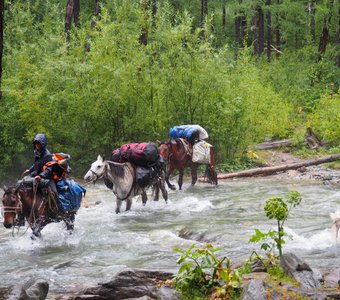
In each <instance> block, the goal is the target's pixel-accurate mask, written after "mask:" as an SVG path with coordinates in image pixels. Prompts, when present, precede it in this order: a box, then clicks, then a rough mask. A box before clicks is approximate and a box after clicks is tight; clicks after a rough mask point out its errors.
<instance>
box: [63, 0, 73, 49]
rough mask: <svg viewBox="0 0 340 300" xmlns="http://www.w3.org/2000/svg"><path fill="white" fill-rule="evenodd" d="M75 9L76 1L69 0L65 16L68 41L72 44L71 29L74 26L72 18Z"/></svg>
mask: <svg viewBox="0 0 340 300" xmlns="http://www.w3.org/2000/svg"><path fill="white" fill-rule="evenodd" d="M73 7H74V0H68V1H67V6H66V16H65V34H66V41H67V42H68V43H69V42H70V29H71V25H72V16H73Z"/></svg>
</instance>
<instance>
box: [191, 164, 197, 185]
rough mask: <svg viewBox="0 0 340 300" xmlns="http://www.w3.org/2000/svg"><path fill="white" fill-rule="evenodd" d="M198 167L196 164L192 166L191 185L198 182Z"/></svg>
mask: <svg viewBox="0 0 340 300" xmlns="http://www.w3.org/2000/svg"><path fill="white" fill-rule="evenodd" d="M197 167H198V166H197V165H195V164H193V165H192V166H191V185H195V183H196V182H197Z"/></svg>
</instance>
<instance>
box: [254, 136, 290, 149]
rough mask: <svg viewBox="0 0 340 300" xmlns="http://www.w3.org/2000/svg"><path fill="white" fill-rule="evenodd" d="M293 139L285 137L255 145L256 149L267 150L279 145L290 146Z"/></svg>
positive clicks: (279, 146)
mask: <svg viewBox="0 0 340 300" xmlns="http://www.w3.org/2000/svg"><path fill="white" fill-rule="evenodd" d="M292 141H293V139H285V140H280V141H271V142H263V143H260V144H258V145H257V146H256V148H255V149H256V150H268V149H276V148H281V147H290V146H291V145H292Z"/></svg>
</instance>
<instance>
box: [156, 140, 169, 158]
mask: <svg viewBox="0 0 340 300" xmlns="http://www.w3.org/2000/svg"><path fill="white" fill-rule="evenodd" d="M158 154H159V155H160V156H162V157H163V159H164V160H165V161H166V160H168V159H169V154H170V151H169V142H160V145H159V147H158Z"/></svg>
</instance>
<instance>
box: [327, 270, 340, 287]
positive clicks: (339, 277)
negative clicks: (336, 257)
mask: <svg viewBox="0 0 340 300" xmlns="http://www.w3.org/2000/svg"><path fill="white" fill-rule="evenodd" d="M324 280H325V286H330V287H340V268H336V269H334V270H331V271H330V273H328V274H326V275H325V278H324Z"/></svg>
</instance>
